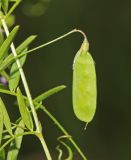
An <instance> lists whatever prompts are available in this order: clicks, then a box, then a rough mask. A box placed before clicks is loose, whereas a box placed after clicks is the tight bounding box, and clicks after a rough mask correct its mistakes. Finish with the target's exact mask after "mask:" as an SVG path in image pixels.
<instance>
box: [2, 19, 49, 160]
mask: <svg viewBox="0 0 131 160" xmlns="http://www.w3.org/2000/svg"><path fill="white" fill-rule="evenodd" d="M1 22H2V25H3V28H4V30H5V33H6V35H7V36H9V30H8V27H7V25H6V22H5V20H4V19H1ZM11 50H12V53H13V55H14V57H17V53H16V49H15V46H14V44H13V43H12V44H11ZM16 64H17V66H18V69H19V72H20V75H21V79H22V82H23V85H24V88H25V92H26V95H27V97H28V100H29V104H30V107H31V111H32V114H33V117H34V121H35V125H36V131H37V132H38V133H41V130H40V127H39V120H38V116H37V113H36V110H35V107H34V104H33V99H32V96H31V93H30V90H29V87H28V84H27V80H26V77H25V74H24V71H23V69H22V67H21V64H20V61H19V59H16ZM40 141H41V143H42V146H43V149H44V151H45V154H46V156H47V159H48V160H51V155H50V153H49V150H48V148H47V145H46V143H44V142H45V141H44V139H43V137H41V139H40Z"/></svg>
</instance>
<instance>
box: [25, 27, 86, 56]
mask: <svg viewBox="0 0 131 160" xmlns="http://www.w3.org/2000/svg"><path fill="white" fill-rule="evenodd" d="M76 32H77V33H80V34H82V35H83V37H84V39H86V40H87V37H86V34H85V33H84V32H83V31H81V30H79V29H73V30H72V31H70V32H68V33H66V34H64V35H62V36H60V37H58V38H55V39H53V40H52V41H49V42H47V43H45V44H43V45H40V46H38V47H35V48H33V49H30V50H28V51H27V52H25V53H24V54H27V53H31V52H34V51H36V50H38V49H41V48H43V47H45V46H48V45H50V44H52V43H55V42H57V41H59V40H61V39H63V38H65V37H67V36H69V35H70V34H72V33H76ZM24 54H23V55H24Z"/></svg>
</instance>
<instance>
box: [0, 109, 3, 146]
mask: <svg viewBox="0 0 131 160" xmlns="http://www.w3.org/2000/svg"><path fill="white" fill-rule="evenodd" d="M3 120H4V117H3V114H2V112H1V111H0V146H1V141H2V132H3Z"/></svg>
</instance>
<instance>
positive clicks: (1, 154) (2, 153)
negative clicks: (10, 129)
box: [0, 149, 5, 160]
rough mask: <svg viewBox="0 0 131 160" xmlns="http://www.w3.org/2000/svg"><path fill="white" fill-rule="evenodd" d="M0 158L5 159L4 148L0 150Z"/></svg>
mask: <svg viewBox="0 0 131 160" xmlns="http://www.w3.org/2000/svg"><path fill="white" fill-rule="evenodd" d="M0 160H5V149H2V150H1V151H0Z"/></svg>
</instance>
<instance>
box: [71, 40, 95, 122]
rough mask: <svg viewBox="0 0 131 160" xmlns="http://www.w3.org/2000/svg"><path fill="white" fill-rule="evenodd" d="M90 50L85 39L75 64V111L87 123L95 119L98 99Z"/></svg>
mask: <svg viewBox="0 0 131 160" xmlns="http://www.w3.org/2000/svg"><path fill="white" fill-rule="evenodd" d="M88 49H89V43H88V41H87V39H85V40H84V42H83V44H82V46H81V48H80V50H79V51H78V52H77V54H76V56H75V58H74V64H73V109H74V113H75V115H76V117H77V118H78V119H80V120H81V121H84V122H86V123H88V122H90V121H91V120H92V119H93V117H94V114H95V110H96V97H97V90H96V72H95V64H94V60H93V58H92V56H91V55H90V53H89V52H88Z"/></svg>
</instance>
